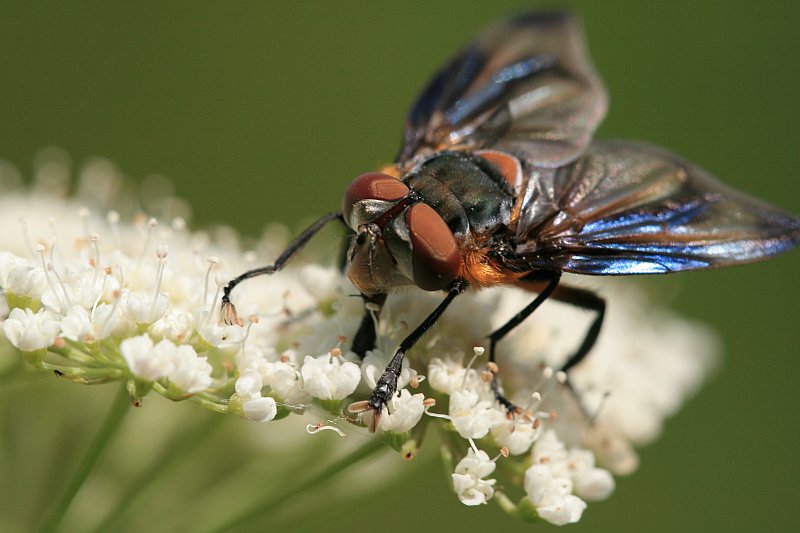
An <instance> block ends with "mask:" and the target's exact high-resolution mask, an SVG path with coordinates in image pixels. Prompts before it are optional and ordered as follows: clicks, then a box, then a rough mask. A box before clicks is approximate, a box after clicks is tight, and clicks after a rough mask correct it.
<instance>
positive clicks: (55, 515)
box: [39, 386, 130, 533]
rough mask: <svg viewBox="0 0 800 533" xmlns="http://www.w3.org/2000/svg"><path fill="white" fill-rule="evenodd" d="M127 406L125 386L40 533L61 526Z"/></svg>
mask: <svg viewBox="0 0 800 533" xmlns="http://www.w3.org/2000/svg"><path fill="white" fill-rule="evenodd" d="M129 406H130V398H129V396H128V391H127V389H126V388H125V386H123V387H120V389H119V391H118V392H117V396H116V397H115V398H114V400H113V402H112V404H111V409H110V410H109V411H108V414H107V415H106V419H105V420H104V421H103V425H102V426H101V427H100V431H98V432H97V435H95V437H94V440H93V441H92V443H91V444H90V445H89V449H88V450H86V455H85V456H84V457H83V461H81V463H80V465H79V466H78V470H77V471H76V472H75V475H74V476H73V477H72V480H71V481H70V483H69V485H68V486H67V489H66V490H65V491H64V493H63V494H62V495H61V499H60V500H59V501H58V502H57V504H56V506H55V507H54V508H53V510H52V512H51V513H50V516H48V517H47V519H46V520H45V521H44V523H43V524H42V526H41V527H40V528H39V531H40V532H42V533H44V532H52V531H55V530H56V529H57V528H58V526H59V525H60V524H61V520H62V519H63V518H64V515H65V514H66V513H67V510H69V506H70V504H72V500H74V499H75V496H76V495H77V494H78V491H80V489H81V487H82V486H83V482H84V481H86V478H87V477H88V476H89V474H90V473H91V471H92V468H94V465H95V464H96V463H97V460H98V459H99V458H100V455H101V454H102V453H103V450H105V448H106V446H107V445H108V443H109V441H110V440H111V437H112V436H113V435H114V432H115V431H116V429H117V428H118V427H119V425H120V422H122V419H123V418H124V415H125V413H126V412H128V407H129Z"/></svg>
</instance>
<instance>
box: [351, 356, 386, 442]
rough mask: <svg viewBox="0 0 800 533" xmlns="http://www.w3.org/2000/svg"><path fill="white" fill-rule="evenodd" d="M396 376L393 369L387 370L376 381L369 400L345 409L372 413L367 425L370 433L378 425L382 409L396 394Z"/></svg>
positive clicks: (352, 411)
mask: <svg viewBox="0 0 800 533" xmlns="http://www.w3.org/2000/svg"><path fill="white" fill-rule="evenodd" d="M397 377H398V376H397V374H396V373H395V372H394V370H393V369H391V368H387V369H386V370H385V371H384V372H383V374H382V375H381V378H380V379H379V380H378V383H377V385H375V388H374V389H372V394H371V395H370V397H369V400H364V401H361V402H355V403H351V404H350V406H349V407H348V408H347V410H348V411H350V412H351V413H364V412H366V411H372V419H371V420H370V423H369V431H370V433H375V431H376V430H377V429H378V426H379V425H380V421H381V414H382V413H383V409H384V408H385V407H386V406H387V405H388V404H389V400H391V399H392V397H393V396H394V393H395V392H397Z"/></svg>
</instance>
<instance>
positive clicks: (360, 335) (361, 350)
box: [351, 294, 386, 359]
mask: <svg viewBox="0 0 800 533" xmlns="http://www.w3.org/2000/svg"><path fill="white" fill-rule="evenodd" d="M361 296H362V298H364V305H367V304H374V305H375V306H377V307H378V309H377V310H370V309H364V316H363V318H362V319H361V325H359V326H358V331H356V334H355V337H353V344H352V346H351V349H352V350H353V352H355V353H356V354H357V355H358V356H359V357H361V358H362V359H363V358H364V356H365V355H366V354H367V351H369V350H372V349H373V348H375V338H376V332H375V319H374V317H373V313H374V314H376V315H378V314H380V312H381V309H382V308H383V304H384V303H385V302H386V295H385V294H378V295H376V296H364V295H361Z"/></svg>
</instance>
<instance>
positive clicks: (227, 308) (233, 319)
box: [220, 300, 244, 326]
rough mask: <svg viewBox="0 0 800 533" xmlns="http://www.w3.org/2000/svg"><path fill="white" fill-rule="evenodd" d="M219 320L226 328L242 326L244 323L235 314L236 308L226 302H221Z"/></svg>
mask: <svg viewBox="0 0 800 533" xmlns="http://www.w3.org/2000/svg"><path fill="white" fill-rule="evenodd" d="M220 320H222V323H223V324H225V325H226V326H234V325H235V326H244V321H242V319H241V318H239V314H238V313H237V312H236V306H235V305H233V304H232V303H231V302H229V301H227V300H225V301H223V302H222V309H221V311H220Z"/></svg>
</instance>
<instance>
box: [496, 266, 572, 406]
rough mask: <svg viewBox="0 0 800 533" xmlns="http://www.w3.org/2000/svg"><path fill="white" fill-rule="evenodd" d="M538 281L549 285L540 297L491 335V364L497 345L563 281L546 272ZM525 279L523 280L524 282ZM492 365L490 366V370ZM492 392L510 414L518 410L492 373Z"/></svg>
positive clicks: (557, 276) (538, 277) (554, 273)
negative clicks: (504, 393)
mask: <svg viewBox="0 0 800 533" xmlns="http://www.w3.org/2000/svg"><path fill="white" fill-rule="evenodd" d="M536 276H537V279H536V281H546V282H547V285H546V286H545V287H544V289H542V290H541V291H540V292H539V294H538V296H536V298H534V300H533V301H532V302H531V303H529V304H528V305H526V306H525V307H524V308H523V309H522V310H521V311H520V312H519V313H517V314H516V315H514V316H513V317H511V319H510V320H509V321H508V322H506V323H505V324H503V325H502V326H501V327H500V328H498V329H496V330H495V331H493V332H492V333H491V334H490V335H489V362H490V363H493V364H495V365H496V363H495V358H496V356H497V352H496V348H497V343H498V342H500V340H502V338H503V337H505V336H506V335H507V334H508V333H509V332H510V331H511V330H512V329H514V328H515V327H517V326H519V325H520V324H521V323H522V322H523V321H524V320H525V319H526V318H528V317H529V316H530V315H531V313H533V312H534V311H536V309H537V308H538V307H539V306H540V305H542V303H544V301H545V300H547V298H549V297H550V296H551V295H552V294H553V291H555V290H556V288H557V287H558V282H559V281H560V280H561V272H546V273H542V274H541V275H540V274H539V273H537V274H536ZM524 280H525V278H523V281H524ZM491 367H492V365H490V368H491ZM491 386H492V391H493V392H494V397H495V399H497V401H498V402H499V403H500V405H502V406H503V407H505V408H506V410H507V411H508V412H509V413H513V412H515V411H516V410H517V407H516V406H515V405H514V404H513V403H512V402H511V401H510V400H509V399H508V398H506V397H505V396H504V395H503V391H502V390H500V384H499V383H498V381H497V373H496V372H494V371H492V382H491Z"/></svg>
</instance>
